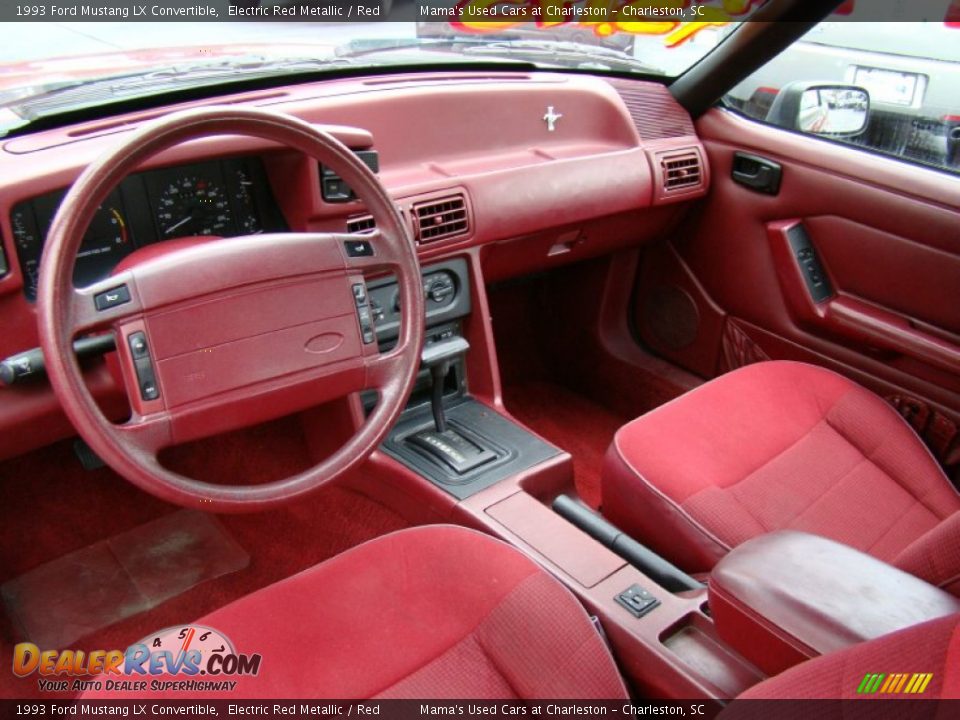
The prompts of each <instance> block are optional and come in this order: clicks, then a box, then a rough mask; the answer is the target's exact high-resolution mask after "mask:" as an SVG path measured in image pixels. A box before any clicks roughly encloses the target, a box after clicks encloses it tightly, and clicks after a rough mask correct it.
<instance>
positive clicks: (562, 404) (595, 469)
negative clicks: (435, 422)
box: [504, 382, 629, 508]
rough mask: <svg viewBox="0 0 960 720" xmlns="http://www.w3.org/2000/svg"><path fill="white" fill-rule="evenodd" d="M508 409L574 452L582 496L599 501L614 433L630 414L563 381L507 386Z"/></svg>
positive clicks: (592, 503) (592, 504) (591, 501)
mask: <svg viewBox="0 0 960 720" xmlns="http://www.w3.org/2000/svg"><path fill="white" fill-rule="evenodd" d="M504 403H505V404H506V406H507V409H508V410H509V411H510V412H511V413H513V415H514V416H515V417H516V418H517V419H518V420H520V421H521V422H523V423H526V424H527V425H529V426H530V427H531V428H533V429H534V430H536V431H537V432H538V433H540V434H541V435H543V437H545V438H546V439H547V440H549V441H550V442H552V443H553V444H554V445H556V446H557V447H559V448H561V449H562V450H566V451H567V452H568V453H570V454H571V455H573V473H574V481H575V482H576V486H577V494H578V495H579V496H580V499H581V500H583V501H584V502H585V503H587V504H588V505H590V507H593V508H597V507H598V506H599V505H600V470H601V469H602V467H603V456H604V454H605V453H606V451H607V448H608V447H609V446H610V441H611V440H613V434H614V433H615V432H616V431H617V429H618V428H619V427H620V426H621V425H623V424H624V423H625V422H627V420H628V419H629V418H626V417H622V416H620V415H616V414H614V413H612V412H610V411H609V410H607V409H606V408H604V407H602V406H600V405H598V404H597V403H595V402H593V401H591V400H589V399H587V398H585V397H583V396H582V395H578V394H576V393H574V392H572V391H570V390H567V389H566V388H563V387H561V386H560V385H554V384H551V383H546V382H528V383H524V384H521V385H511V386H509V387H507V388H505V389H504Z"/></svg>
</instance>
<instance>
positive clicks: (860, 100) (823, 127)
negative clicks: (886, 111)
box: [767, 82, 870, 137]
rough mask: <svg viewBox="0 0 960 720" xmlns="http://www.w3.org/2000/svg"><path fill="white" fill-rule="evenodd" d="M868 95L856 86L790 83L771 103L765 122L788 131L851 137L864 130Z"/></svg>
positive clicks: (868, 107) (868, 102)
mask: <svg viewBox="0 0 960 720" xmlns="http://www.w3.org/2000/svg"><path fill="white" fill-rule="evenodd" d="M869 117H870V93H869V92H867V90H866V89H865V88H862V87H858V86H856V85H836V84H824V83H812V82H793V83H790V84H788V85H785V86H784V87H783V88H782V89H781V90H780V92H778V93H777V96H776V97H775V98H774V100H773V104H772V105H771V106H770V110H769V112H768V113H767V122H770V123H772V124H774V125H778V126H780V127H784V128H788V129H790V130H799V131H800V132H805V133H812V134H814V135H828V136H832V137H852V136H854V135H859V134H860V133H862V132H863V131H864V129H866V127H867V121H868V119H869Z"/></svg>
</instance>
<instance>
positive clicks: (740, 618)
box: [709, 530, 960, 675]
mask: <svg viewBox="0 0 960 720" xmlns="http://www.w3.org/2000/svg"><path fill="white" fill-rule="evenodd" d="M709 598H710V610H711V614H712V616H713V619H714V622H715V624H716V629H717V632H718V634H719V635H720V637H721V638H722V639H723V640H724V641H726V642H727V643H728V644H729V645H730V646H731V647H733V648H735V649H736V650H737V651H738V652H739V653H741V654H742V655H743V656H744V657H745V658H747V659H748V660H750V661H751V662H752V663H754V664H755V665H756V666H757V667H759V668H760V669H761V670H763V671H764V672H766V673H768V674H770V675H773V674H776V673H779V672H782V671H783V670H785V669H787V668H789V667H791V666H793V665H796V664H798V663H800V662H802V661H804V660H806V659H808V658H811V657H815V656H817V655H823V654H824V653H828V652H832V651H834V650H839V649H841V648H845V647H848V646H850V645H855V644H857V643H861V642H863V641H865V640H870V639H872V638H875V637H879V636H881V635H886V634H887V633H890V632H893V631H895V630H899V629H901V628H905V627H909V626H911V625H915V624H917V623H921V622H924V621H926V620H932V619H934V618H937V617H941V616H944V615H950V614H952V613H956V612H960V600H958V599H957V598H955V597H953V596H952V595H950V594H948V593H946V592H944V591H943V590H941V589H940V588H937V587H934V586H933V585H930V584H928V583H926V582H924V581H923V580H920V579H919V578H917V577H914V576H913V575H910V574H908V573H905V572H903V571H902V570H898V569H897V568H895V567H893V566H892V565H888V564H887V563H885V562H882V561H880V560H877V559H876V558H874V557H871V556H870V555H866V554H865V553H862V552H860V551H859V550H854V549H853V548H851V547H848V546H846V545H842V544H840V543H837V542H834V541H833V540H828V539H826V538H823V537H819V536H817V535H810V534H808V533H803V532H797V531H793V530H782V531H780V532H775V533H770V534H768V535H761V536H760V537H757V538H754V539H752V540H748V541H747V542H745V543H743V544H742V545H739V546H738V547H736V548H735V549H733V550H732V551H731V552H730V553H729V554H728V555H727V556H726V557H725V558H723V560H721V561H720V562H719V563H718V564H717V565H716V567H715V568H714V569H713V572H712V573H711V575H710V581H709Z"/></svg>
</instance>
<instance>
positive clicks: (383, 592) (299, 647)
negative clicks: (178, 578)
mask: <svg viewBox="0 0 960 720" xmlns="http://www.w3.org/2000/svg"><path fill="white" fill-rule="evenodd" d="M290 551H291V552H296V548H291V549H290ZM197 624H199V625H205V626H208V627H211V628H215V629H216V630H219V631H220V632H222V633H224V634H225V635H226V636H227V637H228V638H230V640H232V641H233V644H234V646H235V647H236V649H237V651H238V652H242V653H260V655H261V656H262V667H261V670H260V673H259V675H258V676H255V677H240V676H235V677H233V678H231V679H236V680H238V681H239V683H238V685H237V687H236V689H235V690H234V691H232V692H224V693H222V694H220V695H218V694H216V693H208V692H204V693H202V697H204V698H214V697H224V698H231V697H232V698H338V699H351V698H361V699H367V698H416V699H440V698H460V699H464V698H470V699H479V698H549V699H553V698H577V699H591V698H592V699H607V698H612V699H622V698H625V697H626V696H627V695H626V689H625V687H624V685H623V681H622V679H621V678H620V675H619V672H618V671H617V668H616V665H615V664H614V662H613V659H612V657H611V656H610V653H609V652H608V650H607V647H606V645H605V644H604V642H603V640H602V639H601V636H600V635H599V633H598V632H597V630H596V628H595V627H594V626H593V624H592V622H591V621H590V618H589V617H588V615H587V613H586V612H585V611H584V609H583V607H582V606H581V605H580V603H579V602H578V601H577V600H576V598H575V597H574V596H573V595H572V594H571V593H570V592H569V591H568V590H567V589H566V588H565V587H564V586H563V585H561V584H560V583H559V582H558V581H557V580H556V579H554V578H553V577H552V576H550V575H548V574H547V573H546V572H545V571H544V570H543V569H541V568H540V567H539V566H538V565H536V564H535V563H534V562H533V561H532V560H530V559H529V558H527V557H526V556H525V555H523V554H522V553H520V552H518V551H517V550H515V549H514V548H512V547H510V546H509V545H507V544H505V543H502V542H500V541H498V540H495V539H493V538H491V537H489V536H487V535H483V534H481V533H478V532H475V531H473V530H467V529H465V528H459V527H453V526H446V525H437V526H428V527H421V528H414V529H410V530H403V531H400V532H396V533H393V534H391V535H386V536H384V537H381V538H378V539H376V540H372V541H370V542H368V543H366V544H364V545H361V546H358V547H356V548H353V549H352V550H349V551H347V552H345V553H343V554H341V555H338V556H337V557H335V558H332V559H331V560H328V561H326V562H324V563H321V564H320V565H317V566H315V567H313V568H311V569H309V570H306V571H304V572H302V573H299V574H297V575H294V576H293V577H290V578H287V579H286V580H283V581H281V582H278V583H276V584H274V585H271V586H269V587H266V588H264V589H262V590H260V591H258V592H255V593H253V594H252V595H248V596H246V597H244V598H241V599H240V600H238V601H236V602H234V603H232V604H230V605H227V606H226V607H224V608H221V609H220V610H217V611H216V612H214V613H212V614H210V615H208V616H206V617H204V618H202V619H200V620H198V621H197ZM168 679H174V678H168ZM176 679H181V680H182V679H183V678H182V676H181V677H179V678H176ZM146 695H147V696H149V693H147V694H146ZM189 695H191V693H189V692H184V693H180V694H173V695H171V694H170V693H163V694H162V697H164V698H167V697H185V696H189ZM193 695H197V693H193ZM142 696H144V694H141V693H138V694H137V697H142ZM154 696H155V697H161V694H159V693H156V694H154ZM105 697H111V695H110V694H109V693H107V692H105V691H104V692H97V693H87V694H86V695H85V696H84V697H83V699H85V700H96V699H102V698H105ZM113 697H117V698H122V697H124V695H123V694H121V693H117V694H115V695H113Z"/></svg>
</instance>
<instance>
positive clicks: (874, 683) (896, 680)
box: [857, 673, 933, 695]
mask: <svg viewBox="0 0 960 720" xmlns="http://www.w3.org/2000/svg"><path fill="white" fill-rule="evenodd" d="M932 679H933V673H867V674H866V675H864V676H863V680H861V681H860V685H859V686H858V687H857V694H858V695H874V694H880V695H899V694H903V695H920V694H921V693H923V692H924V691H925V690H926V689H927V685H929V684H930V681H931V680H932Z"/></svg>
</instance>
